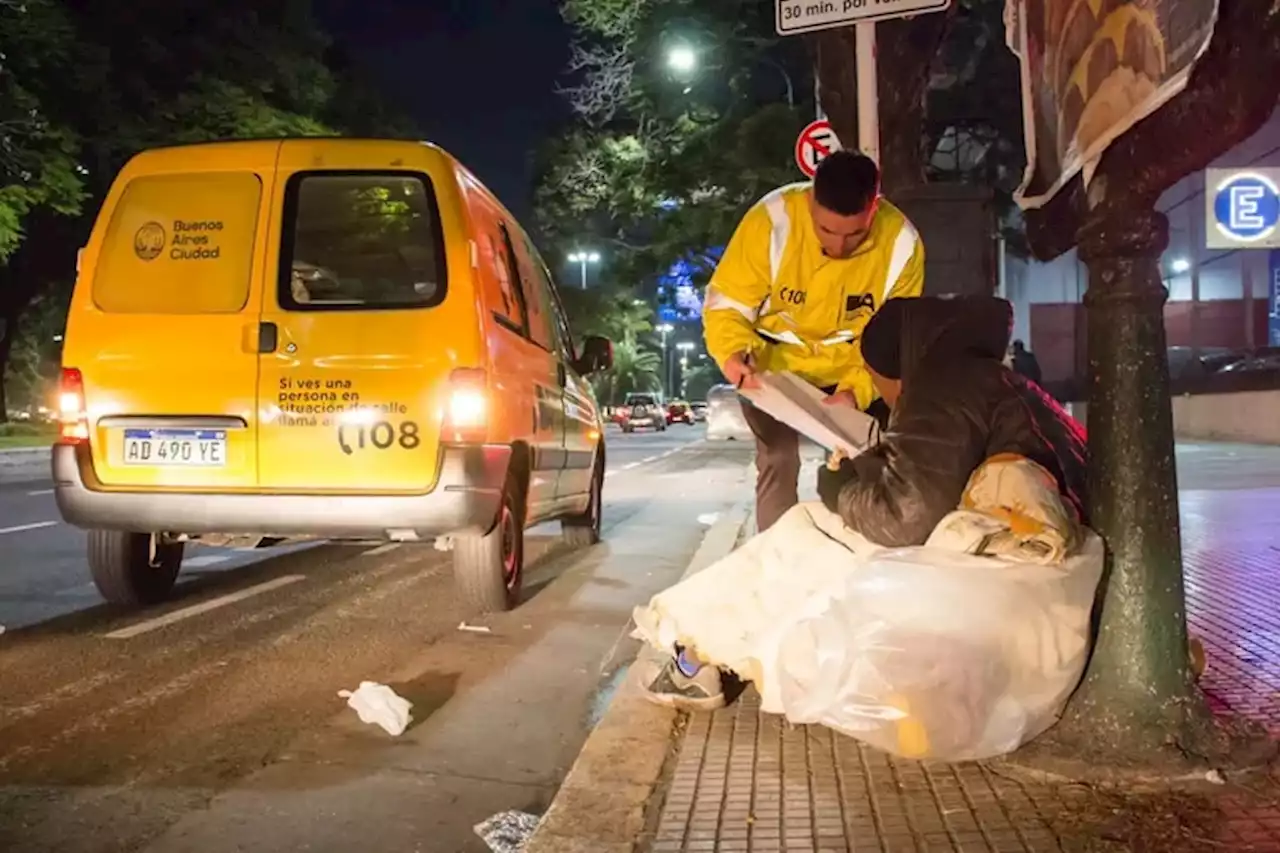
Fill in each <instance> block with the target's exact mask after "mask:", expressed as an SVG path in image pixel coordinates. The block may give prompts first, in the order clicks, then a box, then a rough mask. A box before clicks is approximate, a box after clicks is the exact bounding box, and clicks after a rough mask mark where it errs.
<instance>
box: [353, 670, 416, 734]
mask: <svg viewBox="0 0 1280 853" xmlns="http://www.w3.org/2000/svg"><path fill="white" fill-rule="evenodd" d="M338 696H339V697H341V698H343V699H346V700H347V705H349V706H350V707H351V708H352V710H354V711H355V712H356V713H357V714H359V715H360V722H362V723H370V724H372V725H376V726H381V727H382V729H383V731H385V732H386V733H387V734H389V735H391V736H392V737H398V736H400V735H402V734H404V730H405V729H407V728H408V727H409V723H411V722H413V715H412V714H411V713H410V710H411V709H412V708H413V703H412V702H410V701H409V700H408V699H405V698H404V697H402V696H400V695H399V694H397V693H396V692H395V691H394V690H392V689H391V688H390V687H388V686H387V685H385V684H379V683H378V682H376V681H362V682H360V686H359V687H358V688H357V689H356V690H355V691H351V690H339V691H338Z"/></svg>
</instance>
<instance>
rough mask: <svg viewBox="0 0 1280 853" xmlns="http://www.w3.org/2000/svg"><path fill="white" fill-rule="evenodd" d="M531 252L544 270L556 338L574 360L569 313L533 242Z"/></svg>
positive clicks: (540, 268) (566, 356)
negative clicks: (566, 311)
mask: <svg viewBox="0 0 1280 853" xmlns="http://www.w3.org/2000/svg"><path fill="white" fill-rule="evenodd" d="M529 254H530V256H532V257H533V259H534V263H535V264H537V266H538V269H539V270H541V271H542V282H543V285H544V292H545V293H546V298H547V305H548V307H549V308H550V309H551V316H552V318H553V320H554V322H555V333H556V338H557V340H558V342H559V344H560V352H561V355H563V356H564V358H565V359H567V360H568V361H573V360H574V358H576V356H575V355H574V348H573V333H572V332H570V331H569V315H568V314H567V313H565V310H564V304H563V303H562V302H561V301H560V294H559V293H557V292H556V286H555V283H554V282H553V281H552V280H551V271H550V270H548V269H547V265H546V263H545V262H543V260H542V256H541V255H539V254H538V250H537V248H535V247H534V245H533V243H529Z"/></svg>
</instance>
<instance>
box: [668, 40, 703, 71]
mask: <svg viewBox="0 0 1280 853" xmlns="http://www.w3.org/2000/svg"><path fill="white" fill-rule="evenodd" d="M667 66H668V67H669V68H671V70H672V71H675V72H676V73H678V74H689V73H691V72H692V71H693V70H694V69H695V68H697V67H698V54H697V53H695V52H694V50H693V48H691V47H689V45H687V44H678V45H676V46H675V47H673V48H671V49H670V50H668V51H667Z"/></svg>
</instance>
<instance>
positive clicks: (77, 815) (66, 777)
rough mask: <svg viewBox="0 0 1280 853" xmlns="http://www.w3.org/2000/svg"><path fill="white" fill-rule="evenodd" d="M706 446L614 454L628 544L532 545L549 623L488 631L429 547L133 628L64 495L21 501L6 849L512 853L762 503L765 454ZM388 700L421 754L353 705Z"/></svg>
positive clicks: (189, 598) (9, 493)
mask: <svg viewBox="0 0 1280 853" xmlns="http://www.w3.org/2000/svg"><path fill="white" fill-rule="evenodd" d="M701 434H702V429H701V428H700V427H691V428H687V429H673V430H668V431H667V432H666V433H665V434H660V435H634V436H625V437H624V436H622V435H620V434H614V433H611V434H610V436H609V439H610V468H609V477H608V480H607V483H606V490H605V510H604V511H605V515H604V525H605V533H604V541H603V542H602V543H601V544H600V545H597V546H595V547H593V548H589V549H584V550H578V551H574V550H570V549H568V548H567V547H566V546H565V545H564V544H563V543H562V542H561V540H560V538H559V536H558V530H557V529H556V528H554V527H551V526H544V527H543V528H535V529H534V530H532V531H530V534H529V536H530V539H529V546H528V547H529V555H528V556H529V559H530V566H529V568H528V570H527V571H528V574H527V580H526V589H527V593H526V601H525V603H524V604H522V606H520V607H519V608H517V609H516V610H515V611H513V612H511V613H507V614H502V615H500V616H495V617H489V618H486V619H483V620H476V619H470V618H469V617H468V616H467V615H466V613H465V612H464V610H463V609H462V607H461V605H460V604H459V602H458V601H457V599H456V596H455V594H454V592H453V589H452V584H451V581H450V577H449V565H448V561H447V555H445V554H441V553H439V552H437V551H435V550H434V549H433V548H431V547H430V546H417V545H402V546H398V547H385V546H384V547H382V548H372V547H370V546H368V545H365V546H360V547H354V546H337V545H313V546H309V547H304V548H298V549H293V550H292V551H287V552H283V553H282V552H280V551H274V550H273V551H266V552H258V553H250V554H241V553H236V552H218V551H213V550H210V551H209V553H208V554H207V556H209V557H215V556H216V557H223V558H225V559H223V560H221V561H220V562H216V563H214V562H206V563H205V564H203V565H202V566H200V567H198V568H196V569H194V570H192V571H190V572H188V573H186V575H185V579H184V580H183V582H182V584H181V586H180V588H179V591H178V595H177V597H176V599H175V600H174V601H173V602H170V603H169V604H166V605H165V606H163V607H160V608H155V609H153V610H150V611H147V612H142V613H139V612H128V611H122V610H118V609H114V608H111V607H108V606H106V605H101V604H99V603H97V597H96V594H94V593H93V592H92V590H91V588H90V587H87V586H86V584H87V583H88V580H87V569H86V568H85V567H84V562H83V555H82V546H83V537H82V536H81V535H80V534H79V533H77V532H76V531H74V530H71V529H69V528H67V527H66V526H65V525H62V524H60V523H57V515H56V511H55V509H54V507H53V503H52V498H51V496H50V495H48V494H43V492H44V491H45V490H46V489H47V488H48V486H47V485H43V486H42V485H41V484H34V485H32V484H28V485H25V486H23V487H21V488H17V487H5V488H4V490H3V492H0V518H3V519H4V522H3V525H0V530H3V531H5V532H3V533H0V555H2V556H0V567H2V568H0V584H3V586H2V587H0V608H2V609H0V613H3V614H4V617H3V618H4V619H7V620H10V627H9V630H8V631H7V632H6V633H5V634H4V635H2V636H0V850H4V851H6V853H10V852H11V851H12V853H17V852H18V851H23V853H25V851H55V850H56V851H65V853H81V851H84V852H85V853H89V851H92V853H100V852H101V853H106V851H126V850H127V851H147V853H169V851H202V852H203V851H232V850H253V851H295V850H310V851H335V853H336V852H337V851H343V853H346V851H351V850H379V851H382V850H387V851H392V850H395V851H401V850H404V851H410V850H422V851H432V853H436V851H440V853H452V851H463V853H471V852H472V851H476V852H477V853H479V851H484V850H486V849H487V848H486V847H485V846H484V845H483V843H482V842H480V840H479V839H478V838H477V837H476V836H475V835H474V833H473V830H472V827H473V826H474V825H475V824H476V823H477V822H479V821H481V820H483V819H484V818H486V817H488V816H489V815H491V814H494V813H496V812H499V811H503V810H506V809H518V810H525V811H530V812H540V811H541V810H543V809H544V808H545V807H546V805H547V804H548V803H549V802H550V799H551V797H552V796H553V795H554V792H555V790H556V788H557V787H558V785H559V782H560V780H561V779H562V778H563V775H564V773H565V772H567V770H568V767H569V766H570V764H571V763H572V761H573V758H574V757H575V756H576V754H577V752H578V750H579V748H580V746H581V743H582V741H583V740H584V739H585V737H586V735H587V733H588V731H589V730H590V727H591V725H592V724H593V722H594V720H595V718H596V715H598V713H599V712H600V711H601V710H602V708H603V705H604V703H605V702H606V701H607V698H608V696H609V695H610V694H611V691H612V689H613V688H614V686H615V685H616V680H617V678H619V677H620V672H621V671H620V669H619V667H620V665H621V664H622V663H624V662H626V661H627V660H629V659H630V656H631V653H632V652H633V651H634V643H635V641H634V640H631V639H629V637H628V636H627V634H626V631H625V626H626V623H627V620H628V617H629V615H630V611H631V608H632V607H633V606H634V605H636V604H639V603H641V602H643V601H645V600H647V598H648V597H649V596H650V595H652V594H653V593H655V592H657V591H658V590H660V589H662V588H663V587H665V586H667V585H669V584H670V583H672V582H673V581H674V580H676V579H677V578H678V577H679V576H680V574H681V572H682V571H683V569H684V567H685V565H687V563H688V560H689V559H690V557H691V556H692V554H693V552H694V550H695V549H696V547H697V546H698V544H699V543H700V541H701V538H702V535H703V533H704V532H705V530H706V527H707V525H708V523H710V522H711V521H712V517H713V516H715V515H717V514H720V513H723V512H726V511H727V510H729V509H730V508H731V507H732V506H733V505H734V504H735V503H737V502H738V501H740V500H742V499H743V498H744V497H745V496H746V495H748V494H749V493H750V489H751V484H750V481H749V479H748V472H749V468H748V464H747V463H748V462H749V461H750V451H749V448H748V447H746V446H744V445H742V444H711V443H707V442H705V441H702V440H701ZM49 522H53V523H49ZM42 524H43V525H45V526H29V525H42ZM19 528H21V529H19ZM195 605H203V606H202V607H199V608H195V609H193V607H194V606H195ZM51 616H52V617H56V618H51V619H48V618H47V617H51ZM42 619H43V620H45V621H39V620H42ZM36 622H38V624H32V623H36ZM464 622H465V624H467V626H468V627H470V628H476V627H478V628H479V629H480V630H479V631H476V630H462V629H461V628H462V625H463V624H464ZM19 624H26V625H27V627H24V628H18V627H17V626H18V625H19ZM15 629H16V630H15ZM362 680H372V681H378V682H382V683H384V684H389V685H391V686H392V687H393V688H394V689H395V690H396V691H397V692H398V693H400V694H401V695H402V696H405V697H406V698H408V699H410V700H411V701H412V702H413V703H414V712H413V713H414V722H413V725H412V726H411V727H410V729H409V730H408V731H407V732H405V733H404V734H403V735H402V736H400V737H399V738H392V737H390V736H388V735H387V734H386V733H384V732H383V731H382V730H381V729H379V728H376V727H374V726H369V725H365V724H362V723H361V722H360V721H359V720H358V718H357V717H356V714H355V713H354V711H351V710H350V709H347V708H346V707H345V705H344V702H343V700H342V699H340V698H338V696H337V695H336V694H337V691H338V690H340V689H344V688H346V689H354V688H355V687H357V686H358V685H359V683H360V682H361V681H362Z"/></svg>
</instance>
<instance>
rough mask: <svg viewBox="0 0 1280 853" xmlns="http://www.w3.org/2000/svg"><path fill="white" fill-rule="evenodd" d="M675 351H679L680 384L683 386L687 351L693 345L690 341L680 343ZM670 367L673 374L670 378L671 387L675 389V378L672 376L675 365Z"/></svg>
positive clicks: (687, 360)
mask: <svg viewBox="0 0 1280 853" xmlns="http://www.w3.org/2000/svg"><path fill="white" fill-rule="evenodd" d="M676 349H678V350H679V351H680V378H681V380H682V381H681V384H684V383H683V379H684V371H685V368H687V367H688V366H689V350H691V349H693V343H692V342H691V341H680V342H679V343H678V344H676ZM671 367H672V370H671V372H672V374H673V375H672V376H671V377H670V381H671V387H672V388H675V386H676V378H675V376H674V374H675V365H674V364H673V365H672V366H671ZM681 390H683V389H681Z"/></svg>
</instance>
